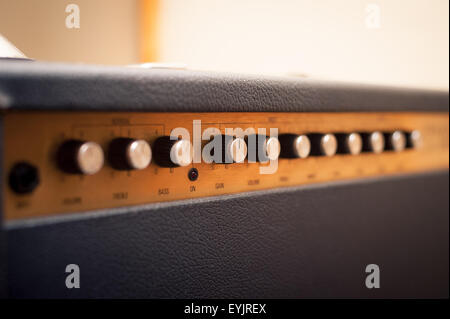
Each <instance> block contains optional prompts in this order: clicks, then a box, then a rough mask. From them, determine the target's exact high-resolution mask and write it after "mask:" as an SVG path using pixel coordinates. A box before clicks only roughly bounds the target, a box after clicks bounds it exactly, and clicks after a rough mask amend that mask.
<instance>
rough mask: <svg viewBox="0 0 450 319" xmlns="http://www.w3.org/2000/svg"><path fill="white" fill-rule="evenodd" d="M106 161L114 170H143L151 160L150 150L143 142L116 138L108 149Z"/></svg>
mask: <svg viewBox="0 0 450 319" xmlns="http://www.w3.org/2000/svg"><path fill="white" fill-rule="evenodd" d="M108 159H109V162H110V163H111V166H112V167H114V168H115V169H120V170H128V169H138V170H140V169H144V168H146V167H147V166H148V165H149V164H150V162H151V160H152V149H151V148H150V145H149V144H148V143H147V142H146V141H144V140H137V139H132V138H123V137H121V138H116V139H114V140H113V141H112V142H111V143H110V145H109V149H108Z"/></svg>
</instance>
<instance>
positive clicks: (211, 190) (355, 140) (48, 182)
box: [1, 111, 449, 220]
mask: <svg viewBox="0 0 450 319" xmlns="http://www.w3.org/2000/svg"><path fill="white" fill-rule="evenodd" d="M1 119H2V127H3V139H4V141H3V145H4V148H3V158H2V161H3V174H2V175H3V183H2V185H3V190H2V191H3V198H4V201H3V211H4V213H3V216H4V218H5V219H6V220H16V219H24V218H35V217H41V216H51V215H55V214H66V213H71V212H83V211H89V210H96V209H102V208H113V207H121V206H129V205H139V204H147V203H155V202H165V201H172V200H181V199H188V198H198V197H205V196H217V195H223V194H233V193H239V192H248V191H256V190H262V189H271V188H278V187H288V186H296V185H303V184H311V183H320V182H328V181H337V180H346V179H354V178H367V177H374V176H382V175H389V174H405V173H414V172H425V171H432V170H440V169H448V161H449V137H448V134H449V125H448V113H135V112H37V111H36V112H6V113H4V114H2V115H1Z"/></svg>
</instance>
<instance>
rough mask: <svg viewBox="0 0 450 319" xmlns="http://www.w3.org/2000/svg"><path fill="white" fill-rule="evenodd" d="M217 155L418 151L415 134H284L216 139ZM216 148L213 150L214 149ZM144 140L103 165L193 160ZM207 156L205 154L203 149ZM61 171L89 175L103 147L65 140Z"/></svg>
mask: <svg viewBox="0 0 450 319" xmlns="http://www.w3.org/2000/svg"><path fill="white" fill-rule="evenodd" d="M217 138H218V142H219V145H220V146H221V151H220V154H214V151H216V149H215V148H212V149H211V152H210V153H208V152H206V155H207V157H209V162H215V163H241V162H243V161H244V160H245V159H246V158H247V155H248V160H249V161H251V162H256V161H259V162H267V161H269V160H276V159H278V157H283V158H306V157H308V156H333V155H335V154H336V153H339V154H352V155H357V154H360V153H361V152H373V153H380V152H383V151H384V150H393V151H397V152H399V151H402V150H404V149H405V148H407V147H413V148H418V147H421V145H422V136H421V134H420V132H419V131H413V132H410V133H404V132H401V131H395V132H389V133H381V132H371V133H345V134H344V133H336V134H331V133H330V134H305V135H296V134H282V135H280V136H279V137H278V138H277V137H267V136H265V135H252V136H248V137H247V138H246V139H242V138H236V137H232V136H228V135H220V136H217ZM216 145H217V144H215V146H216ZM153 149H154V154H152V148H151V147H150V145H149V143H148V142H147V141H145V140H142V139H132V138H116V139H114V140H113V141H112V142H111V143H110V144H109V147H108V153H107V160H108V162H109V163H110V164H111V166H112V167H113V168H115V169H118V170H132V169H136V170H140V169H144V168H146V167H147V166H148V165H149V164H150V162H151V161H152V157H153V160H154V161H155V162H156V163H157V164H158V165H160V166H162V167H177V166H187V165H189V164H190V163H191V162H192V159H193V147H192V145H191V143H190V141H188V140H183V139H178V140H177V139H175V140H173V139H170V137H169V136H162V137H159V138H158V139H156V141H155V142H154V144H153ZM204 154H205V149H204ZM57 161H58V165H59V167H60V168H61V169H62V170H63V171H65V172H67V173H74V174H86V175H92V174H95V173H97V172H98V171H99V170H100V169H101V168H102V167H103V165H104V162H105V155H104V152H103V150H102V148H101V146H100V145H99V144H97V143H95V142H91V141H79V140H69V141H66V142H65V143H63V145H62V146H61V147H60V148H59V150H58V154H57Z"/></svg>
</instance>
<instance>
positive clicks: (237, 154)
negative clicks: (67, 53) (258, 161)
mask: <svg viewBox="0 0 450 319" xmlns="http://www.w3.org/2000/svg"><path fill="white" fill-rule="evenodd" d="M246 157H247V143H245V141H244V139H243V138H240V137H237V138H234V139H230V140H229V141H227V142H226V143H225V158H226V159H229V158H231V159H232V160H233V162H235V163H242V162H243V161H244V160H245V158H246Z"/></svg>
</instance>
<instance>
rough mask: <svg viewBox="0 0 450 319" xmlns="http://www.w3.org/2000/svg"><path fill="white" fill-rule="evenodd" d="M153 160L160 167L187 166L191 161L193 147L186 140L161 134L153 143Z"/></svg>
mask: <svg viewBox="0 0 450 319" xmlns="http://www.w3.org/2000/svg"><path fill="white" fill-rule="evenodd" d="M153 150H154V160H155V162H156V163H157V164H158V165H159V166H162V167H177V166H187V165H189V164H191V163H192V159H193V154H194V153H193V148H192V144H191V142H190V141H188V140H184V139H170V136H161V137H159V138H157V139H156V141H155V143H154V144H153Z"/></svg>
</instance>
